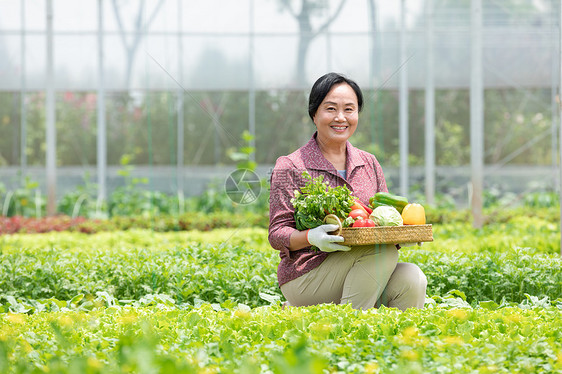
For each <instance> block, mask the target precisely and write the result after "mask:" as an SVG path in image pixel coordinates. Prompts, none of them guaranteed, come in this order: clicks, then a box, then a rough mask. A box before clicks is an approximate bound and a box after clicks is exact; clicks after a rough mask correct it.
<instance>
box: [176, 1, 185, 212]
mask: <svg viewBox="0 0 562 374" xmlns="http://www.w3.org/2000/svg"><path fill="white" fill-rule="evenodd" d="M182 25H183V7H182V0H178V30H179V32H178V79H179V80H180V83H181V84H182V85H183V35H182ZM183 101H184V100H183V88H182V86H181V85H178V90H177V103H176V105H177V110H178V118H177V126H178V144H177V148H178V149H177V157H176V174H177V182H178V185H177V188H178V198H180V199H181V200H182V201H183V188H184V184H183V148H184V118H183V117H184V111H183V109H184V108H183ZM180 213H183V203H182V204H180Z"/></svg>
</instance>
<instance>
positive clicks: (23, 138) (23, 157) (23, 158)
mask: <svg viewBox="0 0 562 374" xmlns="http://www.w3.org/2000/svg"><path fill="white" fill-rule="evenodd" d="M25 33H26V25H25V0H21V51H20V58H21V62H20V64H21V75H20V86H21V87H20V169H21V176H20V177H21V183H22V185H23V183H24V181H25V174H26V173H27V153H26V148H27V106H26V104H25V99H26V94H27V81H26V61H25V55H26V53H25V48H26V47H25V37H26V35H25Z"/></svg>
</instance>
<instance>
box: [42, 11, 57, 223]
mask: <svg viewBox="0 0 562 374" xmlns="http://www.w3.org/2000/svg"><path fill="white" fill-rule="evenodd" d="M46 73H47V74H46V75H47V79H46V80H47V87H46V103H45V105H46V126H45V127H46V141H47V150H46V153H47V157H46V169H47V170H46V174H47V215H49V216H52V215H54V214H55V213H56V191H57V164H56V163H57V158H56V157H57V148H56V147H57V133H56V127H55V116H56V113H55V79H54V75H55V74H54V54H53V0H47V72H46Z"/></svg>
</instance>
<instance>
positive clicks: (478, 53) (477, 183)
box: [470, 0, 484, 228]
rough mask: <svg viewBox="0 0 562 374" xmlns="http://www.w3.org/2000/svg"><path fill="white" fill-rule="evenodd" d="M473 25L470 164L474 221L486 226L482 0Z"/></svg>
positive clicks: (473, 11)
mask: <svg viewBox="0 0 562 374" xmlns="http://www.w3.org/2000/svg"><path fill="white" fill-rule="evenodd" d="M470 18H471V27H470V36H471V38H470V50H471V51H470V52H471V59H470V165H471V182H472V197H471V204H472V219H473V222H472V225H473V226H474V228H482V225H483V221H484V217H483V214H482V191H483V184H484V183H483V179H484V178H483V175H484V139H483V138H484V115H483V110H484V102H483V101H484V100H483V83H482V0H472V3H471V17H470Z"/></svg>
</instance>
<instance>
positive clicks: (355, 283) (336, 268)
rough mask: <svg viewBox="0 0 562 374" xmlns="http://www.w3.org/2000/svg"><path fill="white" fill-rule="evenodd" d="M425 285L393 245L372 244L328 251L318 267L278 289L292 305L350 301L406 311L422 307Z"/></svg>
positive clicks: (420, 274)
mask: <svg viewBox="0 0 562 374" xmlns="http://www.w3.org/2000/svg"><path fill="white" fill-rule="evenodd" d="M426 286H427V279H426V277H425V275H424V273H423V272H422V271H421V270H420V268H419V267H418V266H417V265H414V264H410V263H402V262H401V263H398V250H397V249H396V247H395V246H394V245H371V246H357V247H353V248H352V249H351V250H350V251H349V252H333V253H330V255H329V256H328V257H327V258H326V259H325V260H324V261H323V262H322V264H320V266H318V267H317V268H315V269H314V270H312V271H310V272H308V273H306V274H304V275H302V276H300V277H299V278H297V279H294V280H292V281H290V282H287V283H285V284H284V285H283V286H281V292H283V295H284V296H285V298H286V299H287V301H288V302H289V304H290V305H293V306H307V305H315V304H323V303H334V304H345V303H351V305H352V307H353V308H355V309H369V308H373V307H379V306H380V305H385V306H387V307H394V308H398V309H401V310H406V309H408V308H410V307H416V308H422V307H423V305H424V302H425V289H426Z"/></svg>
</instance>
